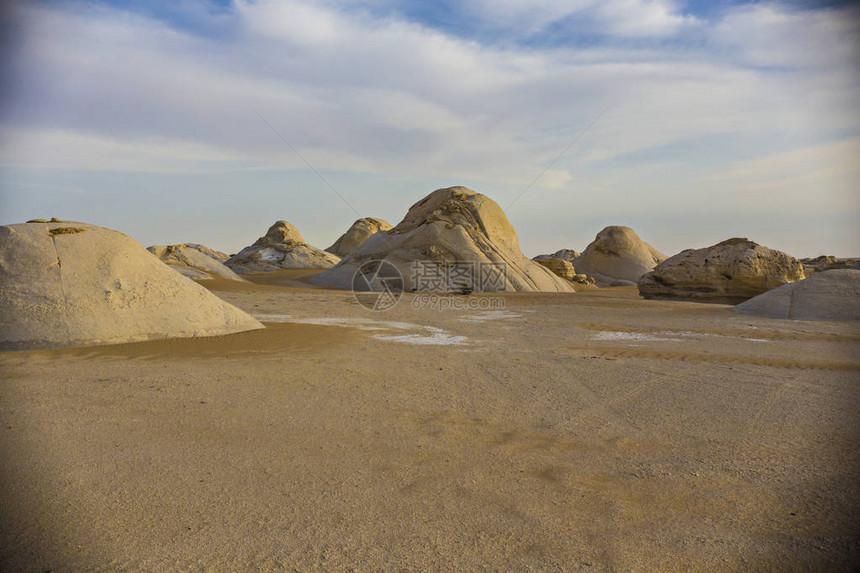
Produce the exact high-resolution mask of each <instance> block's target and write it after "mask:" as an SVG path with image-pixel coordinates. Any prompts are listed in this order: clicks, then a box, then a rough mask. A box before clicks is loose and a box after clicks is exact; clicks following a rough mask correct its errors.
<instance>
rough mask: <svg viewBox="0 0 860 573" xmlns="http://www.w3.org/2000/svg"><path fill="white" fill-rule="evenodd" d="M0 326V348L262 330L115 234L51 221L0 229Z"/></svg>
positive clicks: (75, 344)
mask: <svg viewBox="0 0 860 573" xmlns="http://www.w3.org/2000/svg"><path fill="white" fill-rule="evenodd" d="M0 320H2V328H0V349H2V350H15V349H34V348H51V347H64V346H89V345H95V344H114V343H121V342H133V341H140V340H152V339H158V338H178V337H190V336H215V335H221V334H230V333H234V332H241V331H244V330H252V329H256V328H263V325H262V324H260V323H259V322H257V321H256V320H254V319H253V318H251V317H250V316H249V315H247V314H245V313H244V312H242V311H241V310H239V309H238V308H236V307H234V306H232V305H230V304H227V303H226V302H224V301H222V300H221V299H220V298H218V297H216V296H215V295H213V294H212V293H210V292H209V291H208V290H206V289H205V288H203V287H202V286H200V285H198V284H196V283H195V282H194V281H191V280H188V279H187V278H185V277H183V276H182V275H180V274H179V273H176V272H174V271H172V270H171V269H169V268H167V266H166V265H164V264H163V263H161V262H160V261H159V260H158V259H156V258H155V257H153V256H151V255H150V254H149V253H148V252H147V251H146V249H144V248H143V247H142V246H141V245H140V244H138V243H137V242H136V241H134V240H133V239H131V238H129V237H127V236H125V235H123V234H122V233H118V232H117V231H112V230H110V229H105V228H102V227H97V226H95V225H89V224H87V223H72V222H66V221H57V220H52V221H49V222H35V223H24V224H19V225H8V226H2V227H0Z"/></svg>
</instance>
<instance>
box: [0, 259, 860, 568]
mask: <svg viewBox="0 0 860 573" xmlns="http://www.w3.org/2000/svg"><path fill="white" fill-rule="evenodd" d="M310 274H312V273H310V272H308V271H303V272H292V273H291V272H282V273H275V274H269V275H267V276H266V277H260V276H253V275H251V276H249V278H250V279H251V280H253V281H256V284H243V283H231V282H228V281H206V282H204V283H202V284H204V285H205V286H207V287H208V288H211V289H212V290H213V291H214V292H215V293H216V294H217V295H218V296H220V297H221V298H223V299H224V300H226V301H228V302H230V303H232V304H235V305H237V306H239V307H240V308H242V309H244V310H246V311H248V312H250V313H251V314H253V315H254V316H256V317H258V318H259V319H260V320H262V321H263V322H264V323H266V324H267V326H269V328H267V329H266V330H262V331H252V332H246V333H242V334H235V335H230V336H223V337H215V338H203V339H183V340H169V341H159V342H145V343H136V344H123V345H115V346H106V347H92V348H84V349H74V350H53V351H33V352H6V353H3V354H0V369H2V393H0V422H2V426H0V432H2V434H0V435H2V459H3V464H2V468H3V469H2V472H3V479H2V483H0V487H2V491H0V502H2V508H3V515H4V517H3V519H2V522H0V542H2V567H0V569H2V570H3V571H49V570H50V571H282V570H286V571H293V570H295V571H455V570H457V571H807V570H812V571H840V570H845V571H849V570H852V569H856V568H858V566H860V517H858V498H860V486H858V482H860V480H858V479H857V477H858V469H860V450H858V447H857V446H858V436H860V432H858V411H860V410H858V406H860V386H858V381H860V376H858V374H860V353H858V348H860V328H858V326H857V325H856V324H839V323H811V322H798V321H779V320H771V319H763V318H757V317H751V316H744V315H739V314H736V313H733V312H732V311H731V307H729V306H725V305H703V304H695V303H680V302H658V301H644V300H641V299H640V298H639V297H638V296H637V294H636V292H635V288H632V287H631V288H627V287H623V288H612V289H603V290H591V291H587V292H581V293H577V294H541V293H528V294H525V293H524V294H508V295H504V296H503V297H502V298H503V301H504V308H503V309H501V308H493V309H467V308H462V309H447V310H444V311H440V310H438V309H431V308H423V309H415V308H413V304H412V303H413V302H415V301H420V300H423V299H420V298H417V295H405V296H404V298H403V300H401V301H400V303H399V304H398V305H397V306H396V307H395V308H393V309H391V310H389V311H386V312H371V311H368V310H366V309H364V308H363V307H361V306H360V305H358V304H357V303H356V301H355V300H354V299H353V297H352V295H351V294H350V293H347V292H338V291H329V290H322V289H312V288H307V287H305V286H303V285H304V283H303V281H304V279H306V278H307V277H308V276H310ZM493 298H497V297H496V296H490V295H481V296H471V297H469V298H465V297H460V298H459V299H457V300H459V301H461V303H464V304H466V303H467V301H469V300H471V301H478V302H473V303H472V304H480V302H481V301H482V300H487V301H488V300H490V299H493ZM449 302H450V301H449ZM486 304H489V303H486Z"/></svg>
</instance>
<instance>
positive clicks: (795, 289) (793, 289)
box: [735, 269, 860, 321]
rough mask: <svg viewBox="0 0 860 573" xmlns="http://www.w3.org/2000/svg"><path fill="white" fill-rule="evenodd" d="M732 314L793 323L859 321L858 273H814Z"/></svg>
mask: <svg viewBox="0 0 860 573" xmlns="http://www.w3.org/2000/svg"><path fill="white" fill-rule="evenodd" d="M735 311H737V312H743V313H747V314H755V315H758V316H767V317H771V318H787V319H794V320H839V321H848V320H860V271H856V270H852V269H837V270H830V271H821V272H817V273H815V274H814V275H812V276H811V277H809V278H808V279H805V280H802V281H797V282H793V283H789V284H785V285H782V286H781V287H777V288H775V289H773V290H769V291H767V292H766V293H763V294H760V295H758V296H756V297H753V298H751V299H749V300H748V301H746V302H743V303H741V304H739V305H737V306H736V307H735Z"/></svg>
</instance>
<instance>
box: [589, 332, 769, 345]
mask: <svg viewBox="0 0 860 573" xmlns="http://www.w3.org/2000/svg"><path fill="white" fill-rule="evenodd" d="M708 336H717V337H719V338H737V339H739V340H748V341H751V342H770V341H769V340H765V339H763V338H745V337H742V336H729V335H726V334H709V333H706V332H689V331H684V332H678V331H662V332H654V333H646V332H620V331H615V330H602V331H600V332H596V333H595V334H594V335H592V338H594V339H596V340H635V341H669V342H671V341H674V342H678V341H680V340H682V339H684V338H705V337H708Z"/></svg>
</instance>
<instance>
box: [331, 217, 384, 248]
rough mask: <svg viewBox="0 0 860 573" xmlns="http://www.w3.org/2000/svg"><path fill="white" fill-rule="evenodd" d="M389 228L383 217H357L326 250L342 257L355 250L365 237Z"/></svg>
mask: <svg viewBox="0 0 860 573" xmlns="http://www.w3.org/2000/svg"><path fill="white" fill-rule="evenodd" d="M389 229H391V224H390V223H389V222H388V221H385V220H383V219H375V218H373V217H365V218H363V219H358V220H357V221H356V222H355V223H353V224H352V226H351V227H350V228H349V229H347V231H346V233H344V234H343V235H341V236H340V238H339V239H338V240H337V241H335V242H334V244H333V245H332V246H330V247H329V248H327V249H326V251H328V252H329V253H332V254H334V255H337V256H338V257H341V258H343V257H345V256H347V255H351V254H352V253H354V252H355V251H357V250H358V248H359V247H360V246H361V245H363V244H364V242H365V241H366V240H367V239H369V238H370V237H372V236H373V235H375V234H376V233H378V232H379V231H388V230H389Z"/></svg>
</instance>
